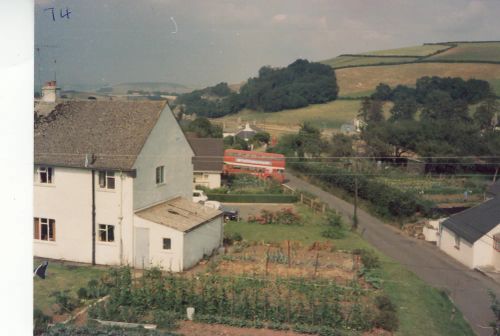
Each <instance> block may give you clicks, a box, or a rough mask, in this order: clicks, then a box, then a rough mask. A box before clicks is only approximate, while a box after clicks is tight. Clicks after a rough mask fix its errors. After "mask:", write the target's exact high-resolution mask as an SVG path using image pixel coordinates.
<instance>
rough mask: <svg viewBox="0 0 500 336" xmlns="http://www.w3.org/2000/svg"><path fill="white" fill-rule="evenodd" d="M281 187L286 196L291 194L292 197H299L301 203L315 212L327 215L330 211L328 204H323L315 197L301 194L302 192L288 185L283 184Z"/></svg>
mask: <svg viewBox="0 0 500 336" xmlns="http://www.w3.org/2000/svg"><path fill="white" fill-rule="evenodd" d="M281 186H282V188H283V193H284V194H291V195H294V196H297V198H298V201H299V202H300V203H302V204H304V205H306V206H307V207H309V208H311V209H312V210H313V211H314V212H317V213H325V212H326V210H328V205H327V204H326V203H324V202H321V201H319V200H318V199H316V198H314V197H311V196H309V195H306V194H305V193H303V192H301V191H300V190H296V189H294V188H292V187H289V186H287V185H286V184H282V185H281Z"/></svg>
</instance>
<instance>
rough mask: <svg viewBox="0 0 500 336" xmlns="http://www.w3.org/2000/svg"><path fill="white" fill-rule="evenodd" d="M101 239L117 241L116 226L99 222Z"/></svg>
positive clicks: (103, 240)
mask: <svg viewBox="0 0 500 336" xmlns="http://www.w3.org/2000/svg"><path fill="white" fill-rule="evenodd" d="M99 241H102V242H114V241H115V226H114V225H108V224H99Z"/></svg>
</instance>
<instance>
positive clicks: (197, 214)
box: [135, 197, 222, 232]
mask: <svg viewBox="0 0 500 336" xmlns="http://www.w3.org/2000/svg"><path fill="white" fill-rule="evenodd" d="M135 214H136V215H137V216H139V217H141V218H143V219H146V220H148V221H151V222H154V223H157V224H161V225H165V226H168V227H170V228H172V229H175V230H178V231H182V232H189V231H191V230H193V229H195V228H196V227H198V226H200V225H202V224H204V223H207V222H209V221H210V220H212V219H214V218H216V217H217V216H220V215H221V214H222V212H221V211H219V210H216V209H213V208H210V207H206V206H204V205H201V204H198V203H194V202H192V201H191V200H187V199H185V198H182V197H177V198H174V199H171V200H168V201H166V202H163V203H160V204H158V205H154V206H152V207H149V208H147V209H144V210H141V211H138V212H136V213H135Z"/></svg>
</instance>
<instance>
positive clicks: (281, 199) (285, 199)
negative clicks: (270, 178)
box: [207, 194, 298, 203]
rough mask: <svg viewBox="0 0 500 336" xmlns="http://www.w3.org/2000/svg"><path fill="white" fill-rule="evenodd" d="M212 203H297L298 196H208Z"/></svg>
mask: <svg viewBox="0 0 500 336" xmlns="http://www.w3.org/2000/svg"><path fill="white" fill-rule="evenodd" d="M207 197H208V199H209V200H211V201H219V202H229V203H295V202H297V201H298V198H297V196H294V195H281V194H275V195H273V194H241V195H237V194H207Z"/></svg>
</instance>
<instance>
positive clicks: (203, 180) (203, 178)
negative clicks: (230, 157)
mask: <svg viewBox="0 0 500 336" xmlns="http://www.w3.org/2000/svg"><path fill="white" fill-rule="evenodd" d="M200 174H201V175H198V176H197V175H196V174H195V175H194V186H198V185H200V186H203V187H208V188H210V189H214V188H220V186H221V177H220V176H221V174H220V173H201V172H200Z"/></svg>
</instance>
